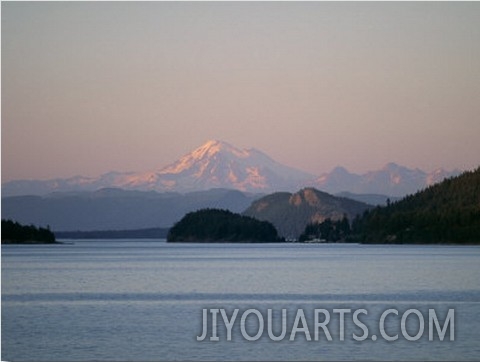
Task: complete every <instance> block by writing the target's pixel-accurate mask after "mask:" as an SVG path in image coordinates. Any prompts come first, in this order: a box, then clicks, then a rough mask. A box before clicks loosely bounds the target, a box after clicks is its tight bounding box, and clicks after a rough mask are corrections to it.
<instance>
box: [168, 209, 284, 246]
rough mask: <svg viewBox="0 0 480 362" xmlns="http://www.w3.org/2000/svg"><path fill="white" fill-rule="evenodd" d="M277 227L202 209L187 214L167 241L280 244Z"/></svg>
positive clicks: (225, 212)
mask: <svg viewBox="0 0 480 362" xmlns="http://www.w3.org/2000/svg"><path fill="white" fill-rule="evenodd" d="M282 240H283V239H280V238H279V237H278V233H277V230H276V229H275V227H274V226H273V225H272V224H271V223H269V222H267V221H259V220H256V219H254V218H251V217H248V216H242V215H239V214H235V213H232V212H230V211H228V210H219V209H203V210H199V211H195V212H190V213H188V214H186V215H185V216H184V217H183V218H182V219H181V220H180V221H179V222H177V223H176V224H175V225H174V226H173V227H172V228H171V229H170V231H169V233H168V236H167V241H169V242H175V241H183V242H277V241H282Z"/></svg>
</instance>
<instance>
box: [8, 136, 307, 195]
mask: <svg viewBox="0 0 480 362" xmlns="http://www.w3.org/2000/svg"><path fill="white" fill-rule="evenodd" d="M313 179H315V176H314V175H311V174H308V173H306V172H303V171H300V170H297V169H294V168H292V167H288V166H285V165H282V164H280V163H278V162H276V161H275V160H273V159H272V158H270V157H269V156H267V155H266V154H264V153H263V152H261V151H259V150H257V149H254V148H252V149H248V150H247V149H238V148H236V147H234V146H232V145H230V144H228V143H226V142H222V141H216V140H213V141H208V142H206V143H205V144H203V145H202V146H200V147H198V148H197V149H195V150H193V151H192V152H190V153H188V154H187V155H185V156H183V157H182V158H180V159H179V160H178V161H176V162H174V163H172V164H170V165H168V166H166V167H164V168H162V169H160V170H157V171H149V172H143V173H135V172H128V173H121V172H109V173H107V174H104V175H101V176H99V177H97V178H87V177H81V176H76V177H72V178H69V179H54V180H46V181H38V180H20V181H12V182H8V183H5V184H3V185H2V194H3V196H13V195H26V194H33V195H42V194H46V193H49V192H54V191H94V190H98V189H100V188H104V187H117V188H122V189H127V190H154V191H159V192H162V191H176V192H190V191H201V190H208V189H212V188H229V189H236V190H240V191H247V192H262V193H267V192H273V191H279V190H280V191H293V190H296V189H298V188H299V187H301V186H302V185H303V184H304V182H305V181H306V180H313Z"/></svg>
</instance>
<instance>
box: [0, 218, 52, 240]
mask: <svg viewBox="0 0 480 362" xmlns="http://www.w3.org/2000/svg"><path fill="white" fill-rule="evenodd" d="M9 243H45V244H53V243H55V234H54V233H53V232H51V231H50V228H49V227H47V228H42V227H39V228H37V227H35V226H33V225H28V226H27V225H21V224H19V223H18V222H15V221H12V220H3V219H2V244H9Z"/></svg>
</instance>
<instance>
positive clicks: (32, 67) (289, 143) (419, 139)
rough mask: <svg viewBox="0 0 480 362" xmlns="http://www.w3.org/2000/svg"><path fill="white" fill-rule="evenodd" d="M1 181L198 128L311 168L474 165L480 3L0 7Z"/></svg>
mask: <svg viewBox="0 0 480 362" xmlns="http://www.w3.org/2000/svg"><path fill="white" fill-rule="evenodd" d="M1 7H2V15H1V17H2V180H3V181H8V180H12V179H20V178H54V177H69V176H73V175H77V174H81V175H85V176H97V175H100V174H101V173H104V172H107V171H111V170H117V171H147V170H152V169H159V168H162V167H163V166H166V165H167V164H169V163H170V162H172V161H174V160H176V159H177V158H179V157H180V156H182V155H184V154H185V153H187V152H189V151H190V150H192V149H193V148H195V147H197V146H200V145H201V144H202V143H204V142H205V141H206V140H208V139H220V140H224V141H227V142H229V143H231V144H233V145H236V146H238V147H241V148H250V147H255V148H258V149H260V150H263V151H264V152H266V153H267V154H269V155H270V156H272V157H273V158H274V159H276V160H277V161H280V162H282V163H285V164H287V165H290V166H294V167H298V168H301V169H304V170H306V171H309V172H312V173H315V174H320V173H322V172H326V171H330V170H331V169H332V168H333V167H334V166H337V165H343V166H345V167H346V168H347V169H349V170H351V171H355V172H363V171H366V170H370V169H377V168H380V167H381V166H383V165H384V164H385V163H386V162H389V161H393V162H397V163H400V164H403V165H406V166H408V167H419V168H422V169H425V170H427V171H431V170H433V169H434V168H437V167H445V168H447V169H453V168H462V169H465V168H472V167H475V166H478V165H479V164H480V3H478V2H468V3H459V2H440V3H438V2H435V3H432V2H427V3H415V2H414V3H412V2H406V3H391V2H387V3H379V2H373V3H358V2H354V3H350V2H348V3H347V2H333V3H332V2H327V3H323V2H320V3H318V2H306V3H299V2H281V3H272V2H267V3H259V2H241V3H232V2H227V3H218V2H210V3H198V2H194V3H188V2H177V3H171V2H168V3H167V2H144V3H137V2H105V3H97V2H81V3H72V2H2V4H1Z"/></svg>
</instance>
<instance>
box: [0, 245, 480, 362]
mask: <svg viewBox="0 0 480 362" xmlns="http://www.w3.org/2000/svg"><path fill="white" fill-rule="evenodd" d="M204 308H225V309H226V310H227V311H228V315H229V316H230V313H231V312H232V311H233V309H235V308H238V309H240V314H239V317H238V320H237V322H236V323H235V324H234V327H233V332H232V341H226V329H225V326H224V324H223V322H222V321H221V318H220V316H219V319H220V321H219V323H218V335H219V337H220V341H219V342H214V341H210V340H209V339H208V338H207V339H205V340H204V341H202V342H199V341H197V340H196V336H197V335H200V334H201V332H202V309H204ZM249 308H255V309H257V310H259V311H260V312H261V313H262V314H263V315H264V316H267V312H266V311H267V309H272V310H273V311H274V314H273V315H274V323H277V326H280V323H281V322H279V318H280V316H281V310H282V309H287V331H288V332H287V335H286V337H285V339H284V340H282V341H280V342H274V341H272V340H270V339H269V338H268V334H267V329H266V326H265V332H264V334H263V335H262V337H261V338H260V339H259V340H257V341H253V342H252V341H247V340H245V338H243V337H242V335H241V332H240V321H239V320H240V315H241V313H242V312H244V311H245V310H247V309H249ZM299 308H302V309H303V310H304V312H305V316H306V320H307V324H310V323H312V324H311V326H310V325H309V326H308V327H309V328H310V331H311V333H312V340H311V341H307V340H306V338H305V333H297V335H296V337H295V339H294V340H293V341H290V340H289V336H290V332H291V330H292V324H293V320H294V318H295V314H296V312H297V310H298V309H299ZM318 308H323V309H326V310H328V311H330V312H332V311H333V309H337V308H346V309H352V312H353V311H355V310H356V309H359V308H364V309H366V310H367V311H368V315H367V316H364V318H363V319H362V320H363V323H364V324H365V325H367V327H368V329H369V335H372V334H374V333H375V334H376V335H380V334H379V333H378V332H379V329H378V320H379V318H380V315H381V314H382V312H383V311H385V310H386V309H389V308H394V309H397V310H399V317H396V316H394V315H393V316H390V317H389V319H388V323H387V324H386V326H387V332H388V334H390V335H394V334H396V333H398V334H399V338H398V340H396V341H394V342H387V341H385V340H384V339H382V338H378V339H377V340H376V341H373V340H372V339H371V338H370V337H369V338H368V339H367V340H365V341H362V342H358V341H355V340H354V339H353V338H352V332H354V333H356V334H357V335H362V330H360V329H358V328H357V329H355V325H354V324H353V323H352V319H351V316H348V315H347V316H346V317H345V318H346V320H347V322H345V326H346V327H345V328H346V330H345V340H344V341H341V340H340V339H339V333H340V330H339V325H340V321H339V318H338V315H335V314H333V313H332V320H331V322H330V324H329V325H328V326H329V330H330V333H331V335H332V339H333V341H328V340H326V338H325V336H324V335H322V334H321V336H320V340H318V341H315V340H313V328H312V327H313V311H314V309H318ZM410 308H415V309H418V310H419V311H421V313H422V314H423V313H425V314H424V315H425V316H426V319H425V332H424V334H423V336H422V337H421V338H419V339H418V340H416V341H408V340H406V339H405V338H403V336H402V334H401V332H400V318H401V316H402V314H403V313H404V312H405V311H406V310H408V309H410ZM452 308H453V309H454V310H455V328H454V332H455V340H454V341H450V340H449V338H448V336H449V334H448V333H447V337H446V338H445V339H444V340H443V341H440V340H438V337H437V338H436V339H434V341H429V340H428V324H427V323H428V309H435V311H436V313H437V315H438V316H439V319H441V318H445V315H446V312H447V310H448V309H452ZM336 316H337V317H336ZM413 317H415V316H413ZM410 321H411V324H410V325H409V326H410V327H411V328H413V329H412V330H413V331H418V328H416V325H415V323H414V322H415V318H411V320H410ZM417 321H418V319H417ZM266 323H267V322H266V320H265V324H266ZM417 324H418V323H417ZM247 325H248V327H249V328H251V329H249V331H251V330H254V331H255V318H249V319H247ZM300 326H302V325H300ZM257 327H258V322H257ZM279 328H280V327H278V329H277V330H278V331H280V329H279ZM415 328H416V329H415ZM257 329H258V328H257ZM210 330H211V328H210ZM479 333H480V248H479V247H467V246H465V247H453V246H363V245H301V244H285V245H281V244H275V245H274V244H263V245H251V244H239V245H231V244H230V245H229V244H203V245H194V244H177V245H172V244H167V243H165V242H154V241H133V240H132V241H75V243H74V245H57V246H44V245H37V246H11V245H9V246H3V247H2V335H1V339H2V359H3V360H11V361H47V360H48V361H60V360H61V361H64V360H70V361H86V360H115V361H122V360H129V361H148V360H152V361H158V360H330V361H332V360H478V359H479V357H480V343H479V342H478V340H479V337H478V335H479ZM254 334H255V332H253V333H251V335H254ZM277 334H279V333H277ZM411 335H415V332H411ZM208 337H210V334H209V336H208Z"/></svg>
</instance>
